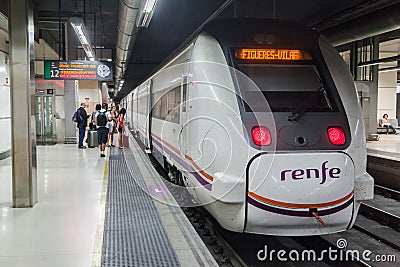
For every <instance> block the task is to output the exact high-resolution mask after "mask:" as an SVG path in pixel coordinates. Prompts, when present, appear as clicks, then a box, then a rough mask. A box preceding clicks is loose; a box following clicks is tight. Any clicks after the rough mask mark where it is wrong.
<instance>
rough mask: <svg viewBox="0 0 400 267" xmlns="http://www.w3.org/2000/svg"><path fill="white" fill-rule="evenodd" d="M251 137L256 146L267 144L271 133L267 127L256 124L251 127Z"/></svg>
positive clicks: (269, 141) (269, 142)
mask: <svg viewBox="0 0 400 267" xmlns="http://www.w3.org/2000/svg"><path fill="white" fill-rule="evenodd" d="M251 137H252V138H253V142H254V144H256V145H257V146H268V145H269V144H271V133H270V132H269V130H268V128H267V127H264V126H256V127H254V128H253V129H251Z"/></svg>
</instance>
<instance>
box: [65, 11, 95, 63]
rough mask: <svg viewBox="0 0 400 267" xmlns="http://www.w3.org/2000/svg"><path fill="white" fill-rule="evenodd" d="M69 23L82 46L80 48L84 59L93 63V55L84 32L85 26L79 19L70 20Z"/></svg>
mask: <svg viewBox="0 0 400 267" xmlns="http://www.w3.org/2000/svg"><path fill="white" fill-rule="evenodd" d="M69 23H70V24H71V26H72V28H73V29H74V31H75V33H76V36H78V39H79V41H80V42H81V44H82V48H83V50H84V51H85V54H86V57H87V58H89V60H90V61H94V58H95V55H94V52H93V49H92V46H91V45H90V39H89V35H88V33H87V31H86V27H85V24H84V23H83V20H82V19H81V18H75V17H73V18H70V19H69Z"/></svg>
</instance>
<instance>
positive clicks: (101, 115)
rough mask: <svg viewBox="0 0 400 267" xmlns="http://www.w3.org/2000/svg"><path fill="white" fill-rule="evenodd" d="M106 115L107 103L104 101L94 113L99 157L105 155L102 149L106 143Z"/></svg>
mask: <svg viewBox="0 0 400 267" xmlns="http://www.w3.org/2000/svg"><path fill="white" fill-rule="evenodd" d="M107 116H108V114H107V103H104V104H103V106H102V109H101V110H100V111H99V112H97V113H96V118H95V120H94V121H95V123H96V126H97V135H98V141H99V148H100V157H105V156H106V155H105V154H104V150H105V149H106V143H107V139H108V128H107V120H108V119H107Z"/></svg>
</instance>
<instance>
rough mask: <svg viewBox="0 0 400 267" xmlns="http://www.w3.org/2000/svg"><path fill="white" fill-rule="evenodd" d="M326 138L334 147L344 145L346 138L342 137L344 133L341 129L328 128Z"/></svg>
mask: <svg viewBox="0 0 400 267" xmlns="http://www.w3.org/2000/svg"><path fill="white" fill-rule="evenodd" d="M328 137H329V141H331V143H332V144H334V145H337V146H340V145H344V143H346V136H345V135H344V131H343V129H342V128H341V127H329V128H328Z"/></svg>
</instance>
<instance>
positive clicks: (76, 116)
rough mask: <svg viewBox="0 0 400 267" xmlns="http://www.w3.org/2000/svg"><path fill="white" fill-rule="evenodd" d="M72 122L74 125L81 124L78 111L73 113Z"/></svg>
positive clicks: (81, 119) (80, 116)
mask: <svg viewBox="0 0 400 267" xmlns="http://www.w3.org/2000/svg"><path fill="white" fill-rule="evenodd" d="M72 121H73V122H76V123H81V122H82V121H83V118H82V115H81V113H80V112H79V109H78V110H77V111H75V113H74V115H73V116H72Z"/></svg>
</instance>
